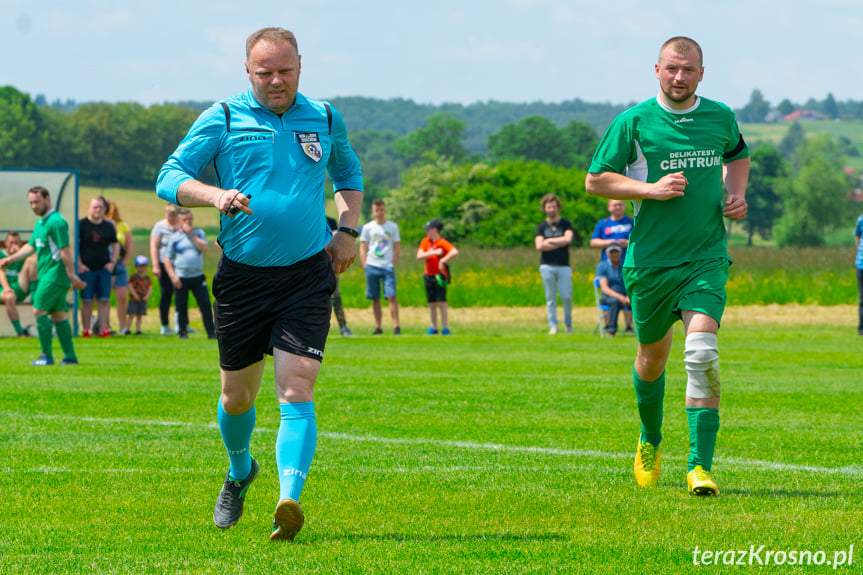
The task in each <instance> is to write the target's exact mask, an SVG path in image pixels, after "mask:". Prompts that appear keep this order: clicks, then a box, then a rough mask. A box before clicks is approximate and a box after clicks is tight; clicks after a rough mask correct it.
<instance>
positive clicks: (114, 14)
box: [0, 0, 863, 107]
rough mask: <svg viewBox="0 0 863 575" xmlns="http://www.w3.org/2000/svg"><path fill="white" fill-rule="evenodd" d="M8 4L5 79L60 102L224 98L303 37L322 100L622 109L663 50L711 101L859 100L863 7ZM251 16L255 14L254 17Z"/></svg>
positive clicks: (504, 1)
mask: <svg viewBox="0 0 863 575" xmlns="http://www.w3.org/2000/svg"><path fill="white" fill-rule="evenodd" d="M655 4H657V3H653V2H644V0H612V1H601V2H582V1H579V0H469V1H456V0H438V1H437V2H434V3H431V2H429V3H425V2H424V3H414V2H410V1H407V2H406V1H404V0H365V1H351V2H348V1H343V0H323V1H319V2H290V1H288V2H285V1H284V0H282V1H279V2H276V1H271V0H258V1H257V2H246V3H244V2H237V1H236V0H234V1H231V2H229V1H226V0H208V1H203V0H174V1H172V2H168V1H164V0H137V1H134V2H130V1H126V0H76V1H73V2H69V1H68V0H66V1H58V0H41V1H39V2H34V1H33V0H0V54H3V56H2V57H3V64H2V66H0V85H12V86H15V87H16V88H18V89H19V90H21V91H24V92H27V93H29V94H30V95H31V96H35V95H36V94H44V95H45V96H46V97H47V98H48V99H49V100H54V99H56V98H60V99H64V100H65V99H66V98H72V99H74V100H77V101H79V102H82V101H95V100H101V101H107V102H117V101H135V102H140V103H142V104H145V105H149V104H154V103H161V102H165V101H178V100H204V101H213V100H218V99H221V98H225V97H227V96H230V95H232V94H234V93H236V92H239V91H242V90H244V89H245V88H246V86H247V85H248V80H247V79H246V77H245V73H244V70H243V60H244V42H245V38H246V36H247V35H248V34H249V33H251V32H252V31H254V30H256V29H258V28H261V27H264V26H271V25H276V26H283V27H285V28H289V29H291V30H293V31H294V32H295V33H296V35H297V37H298V39H299V44H300V53H301V54H302V55H303V72H302V77H301V81H300V90H301V91H302V92H303V93H305V94H307V95H309V96H312V97H316V98H330V97H334V96H368V97H376V98H408V99H412V100H415V101H417V102H424V103H434V104H439V103H443V102H461V103H464V104H469V103H472V102H477V101H483V102H484V101H488V100H497V101H504V102H527V101H538V100H541V101H545V102H560V101H563V100H570V99H573V98H581V99H582V100H585V101H588V102H613V103H626V102H633V101H641V100H644V99H646V98H649V97H651V96H653V95H654V94H655V93H656V91H657V83H656V79H655V77H654V74H653V65H654V63H655V61H656V55H657V52H658V48H659V46H660V45H661V44H662V42H663V41H665V40H666V39H667V38H669V37H670V36H673V35H678V34H680V35H687V36H691V37H693V38H695V39H696V40H698V41H699V42H700V43H701V45H702V47H703V49H704V53H705V61H704V64H705V77H704V81H703V82H702V84H701V87H700V89H699V93H701V94H702V95H704V96H706V97H709V98H714V99H718V100H721V101H724V102H726V103H728V104H730V105H732V106H734V107H739V106H742V105H744V104H745V103H746V102H747V101H748V100H749V96H750V94H751V92H752V90H753V89H754V88H758V89H760V90H761V91H762V92H763V93H764V96H765V97H766V98H767V99H768V100H769V101H770V102H771V103H773V104H774V105H775V104H777V103H778V102H779V101H780V100H781V99H783V98H790V99H791V100H792V101H795V102H800V103H802V102H804V101H805V100H807V99H808V98H810V97H814V98H817V99H823V98H824V97H825V96H826V95H827V93H828V92H832V93H833V95H834V96H835V97H836V98H837V99H838V100H847V99H855V100H863V80H861V76H863V72H861V71H863V46H861V45H860V43H859V42H858V41H857V40H858V39H859V38H860V35H861V33H860V31H861V30H863V2H861V1H860V0H819V2H817V3H816V2H802V1H797V0H793V1H789V2H784V3H778V2H772V1H766V0H749V1H747V2H744V1H742V0H730V1H726V2H706V1H701V0H690V1H688V2H684V1H678V0H668V1H666V2H664V3H662V8H661V9H657V8H655V7H653V5H655ZM253 8H254V9H253Z"/></svg>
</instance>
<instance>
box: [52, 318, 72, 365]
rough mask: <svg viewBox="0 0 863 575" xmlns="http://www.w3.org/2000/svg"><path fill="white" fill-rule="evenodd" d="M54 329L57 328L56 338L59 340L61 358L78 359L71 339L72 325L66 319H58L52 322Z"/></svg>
mask: <svg viewBox="0 0 863 575" xmlns="http://www.w3.org/2000/svg"><path fill="white" fill-rule="evenodd" d="M54 329H56V330H57V339H58V340H59V341H60V347H61V348H63V359H78V358H77V357H76V356H75V344H74V343H73V341H72V325H71V324H70V323H69V320H68V319H64V320H63V321H58V322H57V323H55V324H54Z"/></svg>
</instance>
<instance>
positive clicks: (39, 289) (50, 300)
mask: <svg viewBox="0 0 863 575" xmlns="http://www.w3.org/2000/svg"><path fill="white" fill-rule="evenodd" d="M68 293H69V288H68V287H67V286H59V285H57V284H55V283H51V282H47V281H41V282H39V284H38V285H37V286H36V291H34V292H33V309H38V310H41V311H44V312H46V313H54V312H55V311H66V310H68V309H69V304H68V303H66V294H68Z"/></svg>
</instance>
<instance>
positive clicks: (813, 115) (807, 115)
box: [782, 110, 827, 122]
mask: <svg viewBox="0 0 863 575" xmlns="http://www.w3.org/2000/svg"><path fill="white" fill-rule="evenodd" d="M782 119H783V120H785V121H786V122H795V121H797V120H826V119H827V116H825V115H824V114H822V113H821V112H817V111H815V110H795V111H793V112H791V113H790V114H788V115H787V116H783V117H782Z"/></svg>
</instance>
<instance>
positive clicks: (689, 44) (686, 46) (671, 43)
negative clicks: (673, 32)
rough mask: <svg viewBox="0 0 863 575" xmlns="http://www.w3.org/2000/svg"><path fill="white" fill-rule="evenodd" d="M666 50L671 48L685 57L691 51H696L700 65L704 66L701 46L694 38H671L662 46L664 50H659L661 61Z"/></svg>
mask: <svg viewBox="0 0 863 575" xmlns="http://www.w3.org/2000/svg"><path fill="white" fill-rule="evenodd" d="M666 48H671V49H672V50H674V51H675V52H677V53H678V54H683V55H686V54H689V52H690V51H692V50H694V51H695V52H696V53H697V54H698V64H699V65H703V64H704V53H703V52H702V51H701V46H699V45H698V42H696V41H695V40H693V39H692V38H687V37H686V36H675V37H674V38H669V39H668V40H666V41H665V43H664V44H663V45H662V48H660V49H659V60H662V53H663V52H665V49H666Z"/></svg>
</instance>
